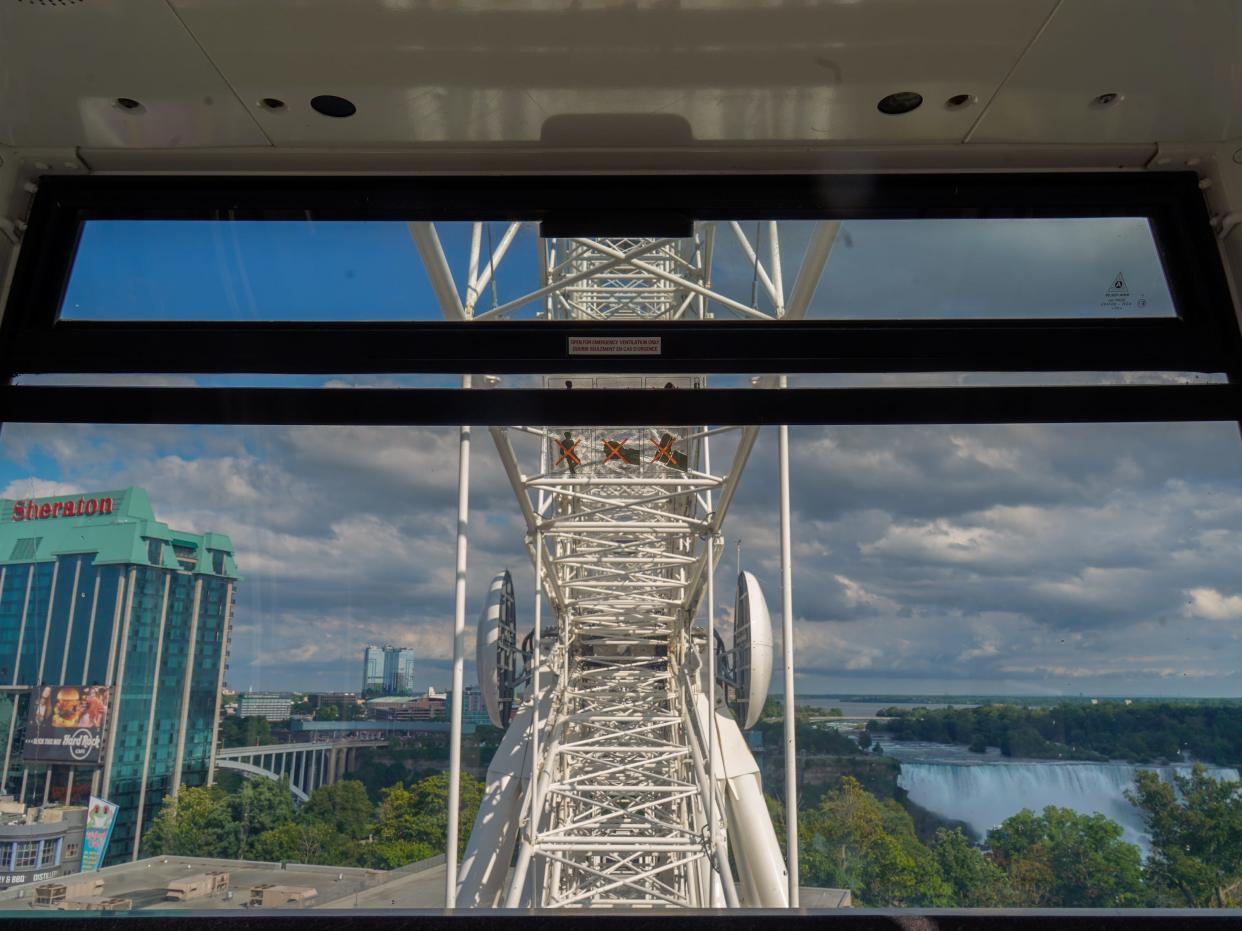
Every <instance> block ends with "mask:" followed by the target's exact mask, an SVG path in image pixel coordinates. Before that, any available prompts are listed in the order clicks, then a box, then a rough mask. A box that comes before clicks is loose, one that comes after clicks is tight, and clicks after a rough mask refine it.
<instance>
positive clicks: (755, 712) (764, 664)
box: [733, 572, 772, 728]
mask: <svg viewBox="0 0 1242 931" xmlns="http://www.w3.org/2000/svg"><path fill="white" fill-rule="evenodd" d="M733 617H734V623H733V669H734V677H735V680H736V682H737V719H738V722H739V723H740V724H741V725H742V727H744V728H749V727H754V726H755V724H756V723H757V722H758V721H759V716H760V715H761V714H763V704H764V702H765V701H767V698H768V686H769V684H771V682H772V616H771V615H770V614H768V605H767V602H766V601H764V598H763V589H762V588H760V587H759V580H758V579H756V578H755V576H754V574H753V573H751V572H742V573H740V574H739V575H738V577H737V604H736V606H735V610H734V615H733Z"/></svg>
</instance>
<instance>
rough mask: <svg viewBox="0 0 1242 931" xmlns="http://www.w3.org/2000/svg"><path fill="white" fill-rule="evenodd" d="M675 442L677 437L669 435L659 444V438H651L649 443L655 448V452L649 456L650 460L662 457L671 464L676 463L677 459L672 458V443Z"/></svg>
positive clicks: (657, 460) (657, 459) (656, 460)
mask: <svg viewBox="0 0 1242 931" xmlns="http://www.w3.org/2000/svg"><path fill="white" fill-rule="evenodd" d="M675 442H677V437H675V436H670V437H669V438H668V442H667V443H664V444H661V443H660V441H659V440H652V441H651V443H652V445H653V446H655V448H656V453H655V455H654V456H652V457H651V461H652V462H659V461H660V460H661V459H663V460H664V461H665V462H667V463H668V464H669V465H671V466H675V465H676V464H677V460H676V459H674V458H673V444H674V443H675Z"/></svg>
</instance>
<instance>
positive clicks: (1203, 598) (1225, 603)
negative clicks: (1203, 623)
mask: <svg viewBox="0 0 1242 931" xmlns="http://www.w3.org/2000/svg"><path fill="white" fill-rule="evenodd" d="M1186 594H1187V595H1189V596H1190V602H1189V604H1188V605H1187V613H1188V614H1190V615H1191V616H1192V617H1201V618H1206V619H1207V620H1209V621H1234V620H1237V619H1238V618H1242V595H1224V594H1221V593H1220V592H1219V591H1217V590H1216V589H1214V588H1207V587H1204V588H1192V589H1189V590H1187V592H1186Z"/></svg>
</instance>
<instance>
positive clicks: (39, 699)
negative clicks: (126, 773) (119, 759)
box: [22, 685, 111, 766]
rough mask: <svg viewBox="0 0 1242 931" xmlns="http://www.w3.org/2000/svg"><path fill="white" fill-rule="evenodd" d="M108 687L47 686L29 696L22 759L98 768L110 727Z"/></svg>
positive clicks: (29, 761) (30, 761)
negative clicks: (28, 710)
mask: <svg viewBox="0 0 1242 931" xmlns="http://www.w3.org/2000/svg"><path fill="white" fill-rule="evenodd" d="M110 691H111V690H110V689H109V688H108V686H105V685H90V686H86V685H61V686H52V685H44V686H40V687H39V688H37V689H35V690H34V693H33V694H32V695H31V696H30V713H29V716H28V717H27V718H26V739H25V742H24V743H23V745H22V759H23V760H25V761H26V762H27V763H74V764H77V765H81V766H97V765H99V762H100V760H101V759H102V758H103V745H104V735H105V734H106V733H107V730H106V728H107V726H108V707H109V705H108V699H109V697H110V696H109V692H110Z"/></svg>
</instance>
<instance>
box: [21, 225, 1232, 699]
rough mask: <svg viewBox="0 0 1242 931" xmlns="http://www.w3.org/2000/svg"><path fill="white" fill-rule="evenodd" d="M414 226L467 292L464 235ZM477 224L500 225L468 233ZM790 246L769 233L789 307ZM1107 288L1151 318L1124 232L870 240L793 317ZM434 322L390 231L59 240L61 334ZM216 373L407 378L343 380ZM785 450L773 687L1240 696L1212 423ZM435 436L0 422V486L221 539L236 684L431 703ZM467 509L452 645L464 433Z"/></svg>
mask: <svg viewBox="0 0 1242 931" xmlns="http://www.w3.org/2000/svg"><path fill="white" fill-rule="evenodd" d="M440 228H441V235H442V237H443V239H444V242H445V248H446V252H447V254H448V257H449V260H450V264H451V265H452V266H453V268H454V270H455V272H456V273H457V274H458V275H459V276H462V275H464V266H465V249H466V244H467V236H468V233H467V229H466V227H465V226H464V225H453V224H445V225H441V227H440ZM502 232H503V227H502V225H501V224H497V225H496V226H495V227H494V229H493V239H494V241H496V242H498V241H499V238H500V235H501V234H502ZM748 232H751V233H752V234H753V227H749V228H748ZM806 233H807V230H806V227H805V225H801V224H783V225H782V230H781V239H782V247H783V249H782V251H783V254H784V256H785V261H784V262H783V268H782V271H783V274H784V279H785V287H786V290H788V289H789V288H790V287H791V286H792V281H793V279H794V277H795V276H796V273H797V269H798V264H799V262H800V258H801V249H802V248H804V245H805V241H806ZM730 243H731V240H730V239H729V238H728V237H727V236H724V235H723V233H722V235H721V237H720V239H718V244H719V248H718V250H717V262H716V266H715V268H716V274H715V282H716V284H717V285H718V286H719V287H720V288H721V289H722V290H724V291H725V292H726V293H728V294H729V295H730V296H733V297H735V298H736V299H739V300H743V301H746V302H749V300H750V294H751V288H752V281H753V268H752V267H751V266H750V265H749V264H748V263H747V262H746V260H745V259H744V257H743V256H742V254H741V252H740V250H738V249H737V247H736V245H731V244H730ZM535 245H536V239H535V233H534V231H533V230H532V229H526V230H524V231H523V233H522V234H521V235H520V236H519V239H518V241H517V243H516V244H515V246H514V248H513V250H512V251H511V252H510V254H509V256H508V257H507V258H506V259H505V261H504V262H503V263H502V264H501V266H500V269H499V271H498V275H497V279H498V284H497V298H498V300H500V301H504V300H508V299H509V298H511V297H513V296H515V295H517V294H520V293H522V292H523V291H524V289H526V288H529V287H533V286H534V284H535V282H536V274H535V269H536V268H537V266H536V264H535V261H534V251H533V250H534V249H535ZM486 255H487V249H486V244H485V246H484V261H486ZM1118 273H1121V274H1122V275H1123V277H1124V278H1125V283H1126V289H1125V290H1126V292H1127V294H1128V295H1129V299H1130V300H1131V302H1134V301H1136V300H1137V298H1138V296H1139V295H1143V297H1144V301H1145V303H1144V305H1143V308H1142V309H1141V310H1140V309H1139V308H1137V307H1136V306H1132V307H1131V309H1130V312H1132V313H1138V312H1143V313H1169V312H1171V306H1170V304H1169V299H1168V294H1167V290H1166V289H1164V287H1163V284H1162V278H1161V275H1160V269H1159V263H1158V260H1157V259H1156V256H1155V251H1154V248H1153V247H1152V245H1151V240H1150V236H1149V234H1148V233H1147V231H1146V229H1145V226H1144V225H1143V224H1142V222H1141V221H1108V222H1106V223H1104V224H1100V223H1097V222H1094V221H1047V222H1045V221H976V222H963V223H956V222H955V223H950V224H947V225H946V224H944V223H943V221H887V222H880V221H871V222H868V223H866V224H847V225H846V227H845V229H844V230H843V232H842V235H841V237H840V238H839V240H838V243H837V245H836V247H835V249H834V253H833V257H832V259H831V261H830V264H829V266H828V269H827V271H826V273H825V278H824V283H823V284H822V285H821V287H820V290H819V292H818V294H817V295H816V299H815V302H814V305H813V310H814V312H815V313H816V314H818V315H831V316H854V317H858V316H872V317H882V316H893V315H901V314H906V315H910V314H917V313H925V314H929V315H935V316H948V315H958V316H961V315H972V314H979V313H982V312H988V313H993V314H1006V315H1013V314H1019V315H1038V314H1044V315H1047V314H1049V313H1051V312H1053V311H1056V312H1069V313H1075V314H1086V313H1090V314H1094V315H1115V314H1116V313H1117V310H1116V301H1115V300H1114V299H1115V297H1116V289H1113V288H1111V285H1112V283H1113V280H1114V279H1115V277H1116V275H1117V274H1118ZM490 300H491V298H490V295H486V296H485V298H484V300H483V302H482V303H483V306H488V305H489V304H490ZM433 306H434V305H433V301H432V299H431V295H430V292H429V288H428V286H427V283H426V278H425V275H424V274H423V272H422V268H421V263H420V261H419V258H418V254H417V251H416V250H415V249H414V247H413V244H412V242H411V241H410V238H409V236H408V233H407V231H406V229H405V227H404V225H403V224H380V223H368V224H322V223H320V224H312V223H275V224H267V225H263V224H175V223H160V224H151V223H144V224H137V223H116V224H103V225H101V226H99V227H98V228H94V227H92V228H88V230H87V231H86V234H85V236H84V238H83V241H82V248H81V251H80V254H79V260H78V265H77V267H76V269H75V274H74V277H73V281H72V283H71V286H70V288H69V292H68V294H67V296H66V301H65V313H66V316H70V317H78V318H108V317H125V318H139V317H142V316H151V317H157V318H174V319H194V318H212V317H223V318H225V319H324V318H331V317H342V318H351V319H357V318H363V319H366V318H372V319H378V318H383V319H420V318H425V317H427V316H429V315H430V314H431V309H432V307H433ZM481 325H483V324H481ZM78 380H79V381H88V380H89V379H78ZM102 380H103V381H107V379H102ZM130 380H131V381H139V382H142V383H147V384H157V385H158V384H190V383H196V381H197V380H196V379H193V378H189V377H184V376H177V377H163V376H144V377H140V378H138V379H130ZM980 380H981V379H980V378H979V377H977V376H976V377H971V378H967V377H964V376H945V377H943V378H941V379H940V382H941V383H943V382H945V381H947V382H949V383H961V382H977V381H980ZM238 381H243V382H247V383H294V384H331V385H339V386H342V387H344V386H352V387H365V386H368V385H383V384H391V383H409V380H408V379H406V380H401V379H392V378H387V377H384V376H367V377H351V376H349V375H348V374H344V375H336V376H315V377H308V378H301V379H293V380H285V379H264V378H252V377H247V378H244V379H239V380H238ZM415 381H417V380H415ZM428 381H430V382H432V383H443V382H444V381H445V379H443V378H439V377H437V378H434V379H429V380H423V383H426V382H428ZM886 381H888V379H885V378H883V377H875V378H871V379H869V382H870V383H884V382H886ZM448 382H449V383H451V382H452V379H448ZM510 383H512V380H510ZM360 403H365V401H364V400H361V399H360ZM792 433H793V438H792V443H793V463H794V464H793V491H794V496H793V504H794V509H795V520H794V548H795V555H796V573H795V602H794V610H795V622H796V625H795V626H796V630H795V638H796V641H797V642H796V646H797V648H798V657H799V660H798V663H799V680H798V682H799V688H800V689H803V690H809V691H853V692H862V691H873V692H875V691H908V692H927V691H934V692H958V693H969V692H980V691H987V692H1010V693H1014V694H1031V693H1037V694H1080V693H1085V694H1111V695H1126V694H1204V695H1214V694H1222V695H1236V694H1238V692H1239V688H1238V685H1239V681H1240V680H1239V665H1238V637H1239V629H1240V628H1239V623H1240V622H1242V583H1239V581H1238V580H1237V572H1236V567H1237V565H1238V564H1239V557H1242V496H1240V495H1239V492H1240V491H1242V487H1240V486H1242V444H1240V443H1239V439H1238V431H1237V428H1236V426H1234V425H1232V424H1181V425H1098V426H1088V427H1082V426H1038V427H1021V426H1007V427H999V426H997V427H900V428H899V427H872V428H867V427H854V428H813V427H803V428H796V429H795V430H793V431H792ZM456 440H457V436H456V430H455V429H405V428H359V427H331V428H292V427H290V428H242V427H228V426H215V427H201V426H200V427H182V426H152V425H132V426H119V427H118V426H73V427H65V426H51V425H23V424H10V425H7V426H5V428H4V430H3V433H2V434H0V490H2V491H3V492H4V494H5V495H6V496H10V497H13V496H19V495H39V494H45V493H53V492H58V491H62V490H63V491H79V490H90V489H102V488H110V487H117V486H119V485H126V484H137V485H141V486H143V487H146V488H147V489H148V491H149V492H150V494H151V498H152V501H153V504H154V506H155V508H156V512H157V514H158V515H159V516H160V517H161V519H163V520H166V521H168V522H169V523H170V524H172V525H173V526H174V527H182V528H185V529H188V530H197V531H203V530H217V531H221V532H225V533H228V534H230V535H231V536H232V538H233V541H234V544H235V546H236V549H237V560H238V565H239V567H240V571H241V572H242V573H243V575H244V576H245V581H244V582H243V583H242V585H241V587H240V589H239V599H238V611H237V617H236V626H235V633H234V647H233V658H232V668H231V670H230V673H229V681H230V684H231V685H233V686H234V687H239V688H247V687H251V686H253V687H256V688H332V689H339V688H356V687H357V680H358V677H359V675H360V671H361V670H360V667H361V649H362V646H363V644H365V643H366V642H368V641H382V642H384V641H386V642H393V643H401V644H409V645H411V646H413V647H414V648H415V649H416V651H417V652H418V655H419V657H420V659H419V665H418V670H419V681H420V684H421V685H427V684H434V685H437V686H443V685H444V684H445V683H446V682H447V679H448V674H447V660H448V657H449V655H450V650H451V640H450V636H449V634H450V630H451V618H452V568H453V523H454V520H455V510H454V508H455V483H456ZM729 444H730V440H729V439H728V437H727V436H726V437H725V438H722V440H721V442H720V443H719V444H718V447H717V448H716V449H715V450H714V451H713V455H714V457H715V458H716V459H717V461H718V462H719V461H727V459H728V452H729ZM775 449H776V443H775V434H774V432H773V431H772V430H768V431H765V434H764V436H763V438H762V439H761V441H760V443H759V445H758V447H757V449H756V452H755V454H754V456H753V457H752V460H751V462H750V465H749V467H748V469H747V472H746V475H745V477H744V479H743V483H742V486H741V491H740V493H739V496H738V498H737V500H736V502H735V505H734V509H733V511H732V512H731V515H730V519H729V521H728V524H727V525H726V537H727V539H728V540H729V543H730V545H729V546H728V547H727V550H728V554H727V556H726V559H725V561H724V563H723V564H722V569H721V573H720V577H719V580H718V581H719V584H718V589H719V591H721V592H723V593H725V595H724V596H722V599H721V601H722V604H721V606H720V621H721V624H722V625H723V626H724V627H725V629H726V630H727V629H728V622H729V618H730V613H731V604H730V603H729V602H730V601H731V598H730V597H728V595H727V593H728V592H729V591H730V590H731V588H732V578H733V576H734V573H735V571H736V566H735V564H734V557H733V546H732V542H733V541H734V540H735V539H741V540H742V541H743V562H744V565H745V567H746V568H748V569H751V570H752V571H755V572H756V573H757V574H758V576H759V578H760V581H761V582H762V583H763V585H764V586H765V589H766V592H767V597H768V601H769V604H770V606H771V608H772V609H773V612H774V614H776V613H777V609H778V608H779V593H778V582H779V562H778V556H777V540H778V532H777V513H776V485H775ZM472 497H473V512H472V518H473V529H472V541H471V562H470V565H471V570H470V581H469V587H468V592H469V607H468V614H469V617H470V618H471V623H473V618H474V617H475V616H476V615H477V612H478V610H479V609H480V607H481V606H482V600H483V596H484V594H485V592H486V588H487V582H488V580H489V579H490V577H491V575H492V574H493V573H495V572H497V571H499V570H500V569H503V568H506V567H508V568H510V569H512V570H513V571H514V574H515V581H516V584H517V590H518V593H519V617H520V619H521V621H522V623H523V624H524V625H525V624H529V623H530V617H531V609H530V601H531V575H532V574H531V572H530V570H529V566H528V565H527V564H526V562H525V558H524V556H523V555H522V554H521V552H520V546H521V523H520V520H519V517H518V512H517V507H516V504H515V502H514V500H513V497H512V493H511V492H510V490H509V487H508V484H507V482H506V480H505V478H504V476H503V473H502V472H501V470H500V468H499V465H498V463H497V461H496V457H495V453H494V450H493V449H492V447H491V444H490V440H489V438H488V437H487V436H486V433H485V432H481V433H480V434H479V435H478V441H477V442H476V443H475V457H474V473H473V480H472ZM470 652H472V651H468V655H469V653H470Z"/></svg>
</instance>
